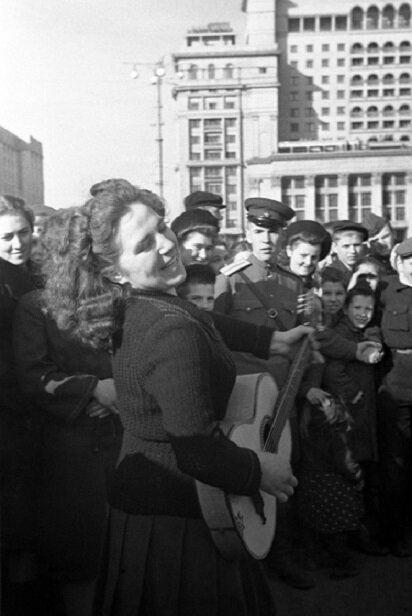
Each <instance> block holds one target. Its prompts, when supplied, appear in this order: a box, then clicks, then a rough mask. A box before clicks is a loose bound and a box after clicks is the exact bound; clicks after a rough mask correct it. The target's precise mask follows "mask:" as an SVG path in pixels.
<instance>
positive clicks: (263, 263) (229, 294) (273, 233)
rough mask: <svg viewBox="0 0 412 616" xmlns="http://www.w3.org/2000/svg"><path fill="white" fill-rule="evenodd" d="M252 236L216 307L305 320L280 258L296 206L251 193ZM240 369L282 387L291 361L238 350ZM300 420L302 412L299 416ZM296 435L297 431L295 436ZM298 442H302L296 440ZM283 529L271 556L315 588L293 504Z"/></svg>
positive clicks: (296, 285) (218, 289) (224, 280)
mask: <svg viewBox="0 0 412 616" xmlns="http://www.w3.org/2000/svg"><path fill="white" fill-rule="evenodd" d="M245 208H246V211H247V214H246V216H247V233H246V239H247V240H248V242H249V244H250V245H251V248H252V254H251V255H249V256H248V257H247V258H245V259H242V260H239V261H235V262H234V263H232V264H231V265H228V266H226V267H224V268H223V269H222V270H221V272H222V274H221V275H220V276H218V277H217V279H216V283H215V297H216V300H215V310H218V311H220V312H224V313H225V314H228V315H231V316H233V317H236V318H238V319H241V320H243V321H249V322H252V323H254V324H255V325H266V326H269V327H272V328H273V329H274V330H289V329H292V328H293V327H295V326H297V325H298V324H299V317H298V314H297V301H298V296H299V294H300V293H301V292H302V288H303V285H302V281H301V279H300V278H299V276H296V275H295V274H294V273H292V272H291V271H288V270H286V269H284V268H282V267H281V266H280V265H279V264H278V263H277V261H276V257H275V254H276V249H277V247H278V243H279V240H280V238H281V236H282V234H283V228H284V227H285V226H286V223H287V221H289V220H290V219H291V218H293V216H294V215H295V212H294V211H293V210H292V209H291V208H290V207H288V206H286V205H284V204H283V203H281V202H280V201H275V200H274V199H266V198H253V199H247V200H246V202H245ZM234 358H235V363H236V368H237V372H238V374H251V373H257V372H269V373H270V374H271V375H272V376H273V377H274V379H275V381H276V383H277V385H278V388H279V389H280V388H281V387H282V385H283V383H284V381H285V380H286V377H287V374H288V371H289V365H290V361H289V359H288V358H287V357H281V356H280V355H276V356H272V357H271V358H270V359H269V360H268V361H263V360H259V359H257V358H256V357H252V356H251V355H250V354H247V353H234ZM294 422H295V424H296V417H295V418H294ZM295 435H296V430H295V434H294V436H293V437H292V440H293V441H294V439H295ZM295 444H296V443H295ZM277 523H278V530H279V529H280V531H279V532H278V533H277V535H276V540H275V543H274V546H273V549H272V550H271V552H270V555H269V557H268V560H267V564H268V566H269V567H273V568H274V569H275V570H276V572H277V574H278V575H279V576H280V577H281V578H282V579H283V580H284V581H285V582H286V583H287V584H289V585H290V586H293V587H296V588H310V587H311V586H313V584H314V582H313V580H312V579H311V578H310V576H308V574H307V573H306V572H304V571H303V570H302V569H300V567H299V566H298V564H297V563H296V562H295V560H294V557H293V550H292V546H291V542H290V540H289V538H288V536H289V532H288V526H289V510H288V508H287V506H283V507H279V509H278V520H277Z"/></svg>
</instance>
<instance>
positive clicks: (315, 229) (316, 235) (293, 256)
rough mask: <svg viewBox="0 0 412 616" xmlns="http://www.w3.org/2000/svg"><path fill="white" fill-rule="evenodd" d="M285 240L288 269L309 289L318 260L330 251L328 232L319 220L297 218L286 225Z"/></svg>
mask: <svg viewBox="0 0 412 616" xmlns="http://www.w3.org/2000/svg"><path fill="white" fill-rule="evenodd" d="M285 241H286V254H287V256H288V257H289V269H290V271H291V272H293V273H294V274H296V275H297V276H299V277H300V278H301V279H302V281H303V284H304V287H305V289H311V288H312V286H313V276H314V274H315V272H316V268H317V266H318V263H319V261H323V259H325V258H326V257H327V255H328V254H329V252H330V249H331V246H332V238H331V236H330V234H329V233H328V232H327V231H326V229H325V227H324V226H323V225H321V224H320V223H319V222H315V221H314V220H297V221H296V222H292V223H291V224H290V225H289V226H288V227H287V229H286V232H285Z"/></svg>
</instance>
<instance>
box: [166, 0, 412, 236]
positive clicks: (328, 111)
mask: <svg viewBox="0 0 412 616" xmlns="http://www.w3.org/2000/svg"><path fill="white" fill-rule="evenodd" d="M242 10H244V11H245V13H246V27H245V32H244V33H243V35H242V41H241V42H240V41H239V40H237V39H236V38H235V34H234V33H232V32H231V31H230V26H229V25H228V24H210V26H209V27H208V28H207V29H205V31H204V32H193V31H192V32H190V33H188V36H187V39H186V49H185V51H184V52H182V53H181V54H176V55H175V65H176V70H177V71H178V72H179V74H180V75H181V76H182V79H181V82H180V84H181V85H180V86H179V87H178V88H177V90H176V98H177V102H178V105H179V120H178V123H179V142H180V144H181V155H180V161H179V164H180V171H181V177H182V187H181V188H182V197H183V196H184V195H185V194H188V193H189V192H191V191H192V190H196V189H198V188H202V189H205V190H211V192H219V194H222V196H223V197H224V198H225V200H226V202H227V203H228V211H227V218H226V230H227V231H228V232H230V231H232V232H235V233H238V232H240V231H241V230H242V228H243V224H244V223H243V217H242V210H243V207H242V203H243V200H244V198H246V197H249V196H258V195H261V196H268V197H273V198H276V199H280V200H282V201H283V202H285V203H289V204H290V205H291V207H293V208H294V209H295V211H296V212H297V217H299V218H303V217H305V218H312V219H317V220H319V221H321V222H331V221H333V220H337V219H338V218H350V219H352V220H358V221H361V220H362V218H363V216H364V215H365V214H366V213H368V212H370V211H373V212H375V213H376V214H383V213H388V214H389V215H390V218H391V221H392V224H393V226H394V227H395V228H396V229H397V232H398V235H399V237H403V235H404V234H405V233H407V232H408V226H410V225H412V37H411V34H412V22H411V3H409V2H402V1H396V2H391V3H388V2H387V1H385V0H383V1H382V0H377V1H374V2H368V1H366V0H360V1H358V2H354V1H353V0H340V2H339V3H325V2H323V1H322V0H294V2H293V3H292V2H289V1H288V0H277V1H276V0H244V2H243V4H242ZM213 30H218V31H217V32H216V31H213ZM212 67H213V68H212ZM229 69H230V70H229ZM228 105H229V106H230V105H231V107H229V108H228ZM213 131H215V132H213ZM213 145H216V146H218V147H216V149H213V147H212V146H213ZM216 178H218V181H217V182H214V179H216ZM411 231H412V229H411Z"/></svg>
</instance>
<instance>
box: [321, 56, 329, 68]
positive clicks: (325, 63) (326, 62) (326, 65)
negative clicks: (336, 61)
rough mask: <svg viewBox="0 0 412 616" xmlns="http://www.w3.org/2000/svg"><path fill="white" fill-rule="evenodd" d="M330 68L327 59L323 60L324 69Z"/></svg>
mask: <svg viewBox="0 0 412 616" xmlns="http://www.w3.org/2000/svg"><path fill="white" fill-rule="evenodd" d="M328 66H329V60H327V59H326V58H323V60H322V67H323V68H327V67H328Z"/></svg>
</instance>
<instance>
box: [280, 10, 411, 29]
mask: <svg viewBox="0 0 412 616" xmlns="http://www.w3.org/2000/svg"><path fill="white" fill-rule="evenodd" d="M410 24H411V7H410V5H409V4H408V3H404V4H402V5H401V6H400V7H399V9H398V10H397V9H395V8H394V7H393V5H391V4H388V5H387V6H385V7H384V8H383V9H382V10H381V11H380V10H379V9H378V8H377V7H376V6H371V7H369V8H368V9H366V10H364V9H362V8H360V7H355V8H354V9H353V10H352V11H351V13H350V15H349V16H347V15H322V16H316V17H315V16H314V17H290V18H289V19H288V31H289V32H327V31H332V30H337V31H341V30H348V29H351V30H364V29H367V30H376V29H381V28H408V27H409V26H410Z"/></svg>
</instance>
